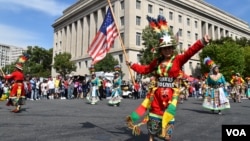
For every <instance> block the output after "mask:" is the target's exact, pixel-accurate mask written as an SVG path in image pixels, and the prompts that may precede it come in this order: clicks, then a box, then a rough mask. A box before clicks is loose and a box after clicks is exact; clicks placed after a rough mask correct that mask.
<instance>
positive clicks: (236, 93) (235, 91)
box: [230, 73, 245, 103]
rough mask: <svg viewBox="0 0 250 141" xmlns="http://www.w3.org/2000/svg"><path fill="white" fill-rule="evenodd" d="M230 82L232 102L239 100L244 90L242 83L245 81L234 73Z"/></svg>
mask: <svg viewBox="0 0 250 141" xmlns="http://www.w3.org/2000/svg"><path fill="white" fill-rule="evenodd" d="M230 83H231V84H232V87H233V88H232V90H231V97H232V99H233V101H234V102H236V101H237V102H239V103H240V102H241V97H242V95H241V93H242V91H244V89H243V84H244V83H245V81H244V79H243V78H242V77H240V74H239V73H236V75H234V76H233V77H232V79H231V80H230Z"/></svg>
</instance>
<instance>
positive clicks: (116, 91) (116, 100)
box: [108, 72, 122, 106]
mask: <svg viewBox="0 0 250 141" xmlns="http://www.w3.org/2000/svg"><path fill="white" fill-rule="evenodd" d="M115 75H117V76H115V78H114V80H113V88H112V94H111V98H110V100H109V101H108V103H109V105H111V106H119V105H120V103H121V99H122V98H121V93H122V91H121V84H122V79H121V77H120V76H119V72H115Z"/></svg>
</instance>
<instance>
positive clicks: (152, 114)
mask: <svg viewBox="0 0 250 141" xmlns="http://www.w3.org/2000/svg"><path fill="white" fill-rule="evenodd" d="M147 19H148V21H149V24H150V27H151V28H153V30H154V31H155V32H157V33H158V35H159V36H158V39H159V45H158V47H156V49H158V51H159V53H160V55H161V56H160V57H158V58H155V59H154V60H153V61H152V62H151V63H150V64H149V65H140V64H137V63H132V62H129V61H126V63H127V65H129V66H130V67H131V68H132V69H133V70H134V71H136V72H137V73H139V74H149V73H152V72H154V77H155V87H154V88H151V90H150V91H149V93H148V94H147V96H146V98H145V99H144V101H143V102H142V103H141V105H140V106H139V107H138V108H137V109H136V110H135V111H134V112H132V113H131V114H130V115H129V116H127V117H126V123H127V126H128V127H129V128H131V129H133V133H134V134H139V133H140V129H139V126H140V125H142V124H145V123H147V128H148V131H149V141H153V138H154V137H159V138H161V139H163V140H170V139H171V136H172V132H173V127H174V122H175V118H174V117H175V114H176V106H177V101H178V97H179V94H180V91H179V88H175V85H174V81H175V80H176V78H177V77H178V76H179V72H180V70H181V68H182V66H183V65H184V64H185V63H186V62H187V61H188V60H189V59H190V58H191V57H192V56H193V55H195V54H196V53H197V52H198V51H200V50H201V49H202V48H203V47H204V46H205V45H206V44H208V43H209V38H210V37H209V36H208V35H205V36H204V37H203V38H202V39H201V40H198V41H197V42H195V43H194V44H193V45H192V46H191V47H189V48H188V49H187V50H186V51H185V52H184V53H183V54H179V55H175V48H176V42H175V41H174V38H173V37H172V36H171V35H170V31H169V30H168V29H169V28H168V25H167V21H166V19H165V17H163V16H161V15H159V16H158V18H157V19H154V18H152V17H149V16H148V17H147ZM146 112H147V114H146V115H147V117H148V118H144V120H143V121H142V122H141V123H139V124H137V125H136V124H135V122H138V120H139V119H140V118H141V117H142V116H143V115H144V114H145V113H146Z"/></svg>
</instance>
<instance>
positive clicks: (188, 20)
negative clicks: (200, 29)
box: [187, 18, 190, 26]
mask: <svg viewBox="0 0 250 141" xmlns="http://www.w3.org/2000/svg"><path fill="white" fill-rule="evenodd" d="M187 25H188V26H190V19H189V18H187Z"/></svg>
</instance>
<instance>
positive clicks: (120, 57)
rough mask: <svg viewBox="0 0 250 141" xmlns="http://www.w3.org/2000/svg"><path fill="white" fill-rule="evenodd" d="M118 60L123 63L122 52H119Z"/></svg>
mask: <svg viewBox="0 0 250 141" xmlns="http://www.w3.org/2000/svg"><path fill="white" fill-rule="evenodd" d="M119 60H120V63H123V55H122V54H119Z"/></svg>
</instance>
